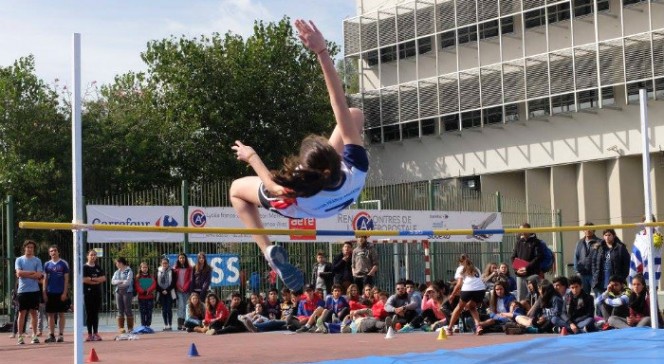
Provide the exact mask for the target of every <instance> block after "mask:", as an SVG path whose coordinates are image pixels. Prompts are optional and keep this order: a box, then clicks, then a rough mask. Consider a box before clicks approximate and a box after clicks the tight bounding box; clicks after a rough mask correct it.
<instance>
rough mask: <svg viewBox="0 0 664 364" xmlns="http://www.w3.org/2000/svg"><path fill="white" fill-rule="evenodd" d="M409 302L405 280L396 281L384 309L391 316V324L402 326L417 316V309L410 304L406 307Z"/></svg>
mask: <svg viewBox="0 0 664 364" xmlns="http://www.w3.org/2000/svg"><path fill="white" fill-rule="evenodd" d="M410 303H411V301H410V297H409V296H408V292H407V291H406V284H405V282H403V281H399V282H397V285H396V293H395V294H393V295H392V296H390V298H388V299H387V302H386V303H385V311H387V314H388V315H389V316H391V318H392V320H391V321H392V322H391V323H392V325H395V324H396V323H399V324H401V325H402V327H403V326H404V325H406V324H409V323H410V322H411V321H413V319H415V317H417V311H415V310H414V309H413V308H412V306H410V307H411V308H410V309H407V308H406V307H409V304H410ZM351 309H352V308H351Z"/></svg>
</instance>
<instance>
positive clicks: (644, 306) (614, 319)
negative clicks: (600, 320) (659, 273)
mask: <svg viewBox="0 0 664 364" xmlns="http://www.w3.org/2000/svg"><path fill="white" fill-rule="evenodd" d="M632 289H633V291H632V294H631V295H630V296H629V303H628V306H629V314H628V315H627V317H622V316H618V315H612V316H611V317H609V325H611V326H613V327H615V328H617V329H624V328H627V327H634V326H636V327H645V326H650V325H651V318H650V297H649V294H648V290H647V289H646V279H645V277H644V276H643V275H641V274H637V275H635V276H634V278H632Z"/></svg>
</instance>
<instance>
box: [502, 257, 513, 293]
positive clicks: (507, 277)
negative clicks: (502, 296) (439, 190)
mask: <svg viewBox="0 0 664 364" xmlns="http://www.w3.org/2000/svg"><path fill="white" fill-rule="evenodd" d="M498 272H500V276H501V278H502V279H503V280H505V281H507V291H508V292H510V293H511V292H514V291H516V279H515V278H514V277H512V275H511V274H510V267H509V266H508V265H507V263H500V266H499V267H498Z"/></svg>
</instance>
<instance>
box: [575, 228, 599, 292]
mask: <svg viewBox="0 0 664 364" xmlns="http://www.w3.org/2000/svg"><path fill="white" fill-rule="evenodd" d="M593 225H595V224H593V223H592V222H587V223H586V224H585V226H593ZM599 241H600V238H598V237H597V235H595V230H590V229H588V230H585V231H584V232H583V238H581V239H580V240H579V241H578V242H577V243H576V250H575V251H574V271H575V272H576V274H577V275H578V276H579V277H581V281H582V282H583V291H584V292H586V293H590V292H592V281H593V262H592V259H591V256H590V255H591V254H590V253H591V249H592V246H593V245H594V244H596V243H598V242H599Z"/></svg>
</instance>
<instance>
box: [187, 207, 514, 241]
mask: <svg viewBox="0 0 664 364" xmlns="http://www.w3.org/2000/svg"><path fill="white" fill-rule="evenodd" d="M260 213H261V219H262V220H263V225H264V226H265V228H266V229H312V230H343V231H348V230H444V229H501V228H502V216H501V214H500V213H496V212H465V211H406V210H344V211H342V212H341V213H339V214H338V215H337V216H334V217H329V218H325V219H314V218H310V219H300V220H295V219H288V218H285V217H283V216H280V215H277V214H274V213H271V212H269V211H267V210H260ZM189 226H192V227H229V228H242V227H244V225H243V224H242V222H241V221H240V219H239V218H238V217H237V215H236V214H235V210H233V208H232V207H190V208H189ZM373 238H374V239H375V238H381V237H379V236H373ZM385 238H388V237H385ZM391 238H394V239H398V238H406V237H391ZM413 238H415V237H413ZM421 238H425V237H421ZM426 238H427V239H429V240H430V241H461V242H471V241H488V242H499V241H501V240H502V235H476V236H474V235H468V236H448V235H444V236H428V237H426ZM343 239H344V238H343V237H334V236H295V235H291V236H270V240H272V241H319V242H325V241H335V240H343ZM189 240H190V241H192V242H239V241H246V242H250V241H253V240H252V239H251V237H250V236H248V235H224V234H190V235H189Z"/></svg>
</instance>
